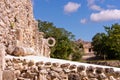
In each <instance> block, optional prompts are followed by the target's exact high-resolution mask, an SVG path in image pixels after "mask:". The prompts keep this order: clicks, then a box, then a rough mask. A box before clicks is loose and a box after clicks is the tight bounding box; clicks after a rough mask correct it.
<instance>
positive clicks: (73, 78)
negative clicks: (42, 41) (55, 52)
mask: <svg viewBox="0 0 120 80" xmlns="http://www.w3.org/2000/svg"><path fill="white" fill-rule="evenodd" d="M36 59H37V58H36ZM46 59H48V61H46ZM33 60H35V59H31V60H28V59H22V58H7V59H6V67H5V70H4V71H3V80H8V78H9V80H120V70H119V71H118V70H115V69H114V68H112V67H104V68H103V67H101V66H97V67H96V66H94V65H91V66H90V65H89V66H87V67H86V66H85V65H81V64H76V63H75V62H73V64H71V63H72V62H67V63H65V61H64V63H62V62H61V61H59V60H56V62H52V61H51V59H50V58H44V60H41V61H33ZM74 63H75V64H74ZM6 78H7V79H6Z"/></svg>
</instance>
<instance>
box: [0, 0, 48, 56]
mask: <svg viewBox="0 0 120 80" xmlns="http://www.w3.org/2000/svg"><path fill="white" fill-rule="evenodd" d="M0 43H3V44H4V45H5V46H6V48H7V53H8V54H16V55H25V54H23V53H25V52H27V51H29V53H27V54H37V53H41V54H39V55H42V56H47V57H49V55H48V54H47V53H49V52H50V50H49V47H48V46H47V45H46V44H44V43H45V42H44V40H43V36H42V34H41V33H39V32H38V27H37V22H36V21H35V19H34V17H33V8H32V3H31V0H0ZM16 46H17V48H16ZM15 48H16V50H21V52H20V51H19V52H17V51H14V50H15ZM23 49H25V50H26V51H24V50H23ZM13 51H14V52H15V53H13ZM43 53H44V54H43Z"/></svg>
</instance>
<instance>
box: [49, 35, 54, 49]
mask: <svg viewBox="0 0 120 80" xmlns="http://www.w3.org/2000/svg"><path fill="white" fill-rule="evenodd" d="M47 45H48V46H49V47H53V46H54V45H55V39H54V38H52V37H49V38H48V39H47Z"/></svg>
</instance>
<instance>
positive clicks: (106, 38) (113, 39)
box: [92, 24, 120, 59]
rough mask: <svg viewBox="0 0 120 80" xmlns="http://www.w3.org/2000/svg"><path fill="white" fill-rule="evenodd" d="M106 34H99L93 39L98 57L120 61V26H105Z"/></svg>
mask: <svg viewBox="0 0 120 80" xmlns="http://www.w3.org/2000/svg"><path fill="white" fill-rule="evenodd" d="M104 28H105V31H106V33H97V34H96V35H95V36H94V37H93V39H92V45H93V50H94V51H95V53H96V55H100V56H104V57H107V58H108V59H120V25H119V24H113V25H112V26H111V27H108V26H105V27H104Z"/></svg>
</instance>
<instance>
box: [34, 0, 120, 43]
mask: <svg viewBox="0 0 120 80" xmlns="http://www.w3.org/2000/svg"><path fill="white" fill-rule="evenodd" d="M33 7H34V17H35V19H36V20H38V19H40V20H43V21H48V22H52V23H54V25H55V26H56V27H60V28H65V29H66V30H67V31H69V32H72V33H73V34H74V35H75V38H76V39H83V40H85V41H91V40H92V37H93V36H94V35H95V34H96V33H98V32H100V33H101V32H105V31H104V26H111V25H112V24H114V23H120V0H33Z"/></svg>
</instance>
